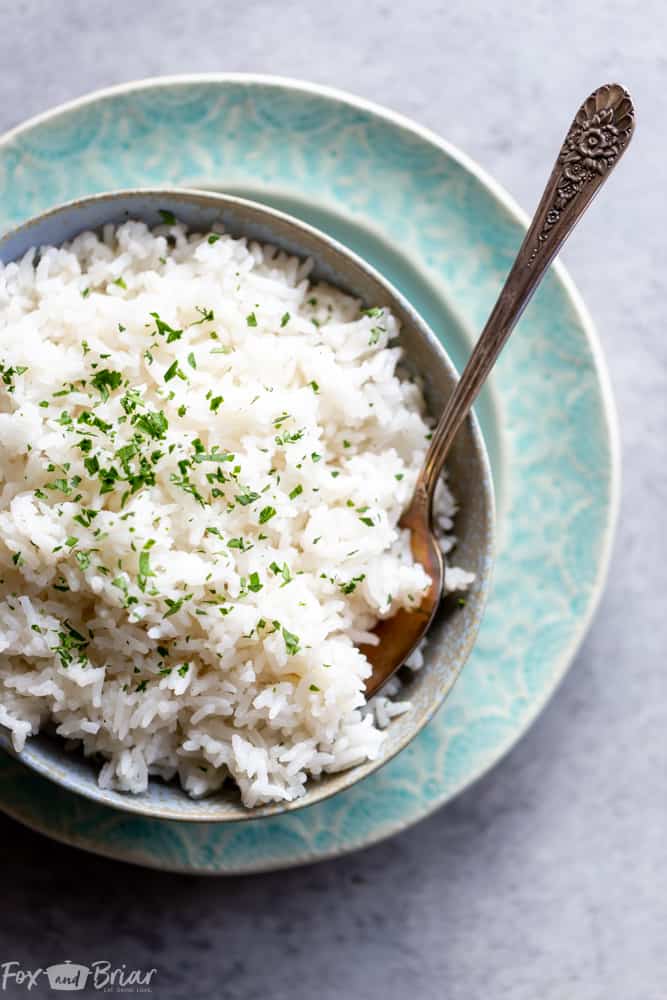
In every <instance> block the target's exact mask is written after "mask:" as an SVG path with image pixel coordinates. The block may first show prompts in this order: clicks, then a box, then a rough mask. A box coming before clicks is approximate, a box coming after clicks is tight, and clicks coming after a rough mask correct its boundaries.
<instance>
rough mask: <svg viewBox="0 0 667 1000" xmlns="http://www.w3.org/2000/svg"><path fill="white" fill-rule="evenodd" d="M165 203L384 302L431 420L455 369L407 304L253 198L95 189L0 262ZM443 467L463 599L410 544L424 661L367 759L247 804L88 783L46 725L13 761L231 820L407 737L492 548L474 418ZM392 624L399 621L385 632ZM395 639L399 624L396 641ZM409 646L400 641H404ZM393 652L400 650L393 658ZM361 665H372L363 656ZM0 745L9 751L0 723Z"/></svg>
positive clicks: (154, 811)
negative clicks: (428, 577)
mask: <svg viewBox="0 0 667 1000" xmlns="http://www.w3.org/2000/svg"><path fill="white" fill-rule="evenodd" d="M165 211H167V212H169V213H172V214H173V215H174V216H176V218H177V219H178V220H179V221H182V222H183V223H185V224H186V225H187V226H188V227H189V228H190V229H191V230H193V231H199V232H205V231H207V230H208V229H210V227H211V226H212V225H213V224H214V223H222V224H223V225H224V227H225V229H226V231H227V232H229V233H231V234H232V235H233V236H246V237H248V238H249V239H251V240H257V241H259V242H261V243H270V244H273V245H275V246H278V247H279V248H281V249H284V250H286V251H287V252H289V253H291V254H295V255H297V256H299V257H302V258H304V257H312V258H313V260H314V262H315V266H314V271H313V273H312V276H313V277H314V278H315V280H322V281H327V282H330V283H331V284H333V285H335V286H336V287H338V288H340V289H342V290H343V291H346V292H348V293H350V294H353V295H354V296H356V297H358V298H359V299H360V300H362V302H363V303H364V304H366V305H368V306H379V307H384V308H387V309H389V310H391V311H392V312H393V313H394V315H395V316H396V317H397V319H398V321H399V323H400V327H401V334H400V343H401V346H402V348H403V352H404V368H405V370H406V374H407V375H408V376H414V377H418V378H419V379H420V382H421V384H422V387H423V392H424V396H425V399H426V405H427V408H428V410H429V413H430V414H431V415H432V417H434V418H437V417H438V416H439V415H440V414H441V413H442V412H443V410H444V408H445V405H446V404H447V401H448V400H449V399H450V398H451V397H452V395H453V392H454V389H455V386H456V384H457V379H458V376H457V373H456V370H455V368H454V366H453V365H452V363H451V361H450V360H449V358H448V357H447V354H446V352H445V350H444V348H443V346H442V345H441V343H440V342H439V340H438V339H437V337H436V336H435V334H434V333H433V332H432V331H431V330H430V329H429V327H428V326H427V325H426V323H425V322H424V320H423V319H422V318H421V316H419V314H418V313H417V312H416V311H415V310H414V309H413V308H412V307H411V305H410V304H409V302H407V300H406V299H405V298H404V297H403V296H402V295H401V294H400V293H399V292H398V291H397V290H396V289H395V288H393V287H392V286H391V285H390V284H389V283H388V282H387V281H386V280H385V279H384V278H383V277H382V276H381V275H380V274H378V273H377V272H376V271H375V270H374V269H373V268H372V267H370V266H369V265H368V264H366V263H365V262H364V261H363V260H361V259H360V258H359V257H357V256H356V255H355V254H353V253H352V252H351V251H349V250H347V249H346V248H345V247H343V246H342V245H340V244H339V243H337V242H336V241H334V240H332V239H330V238H329V237H328V236H326V235H325V234H323V233H321V232H319V231H318V230H316V229H314V228H312V227H310V226H308V225H305V224H304V223H301V222H299V221H298V220H296V219H293V218H291V217H290V216H288V215H285V214H283V213H280V212H277V211H273V210H271V209H269V208H266V207H264V206H262V205H258V204H256V203H254V202H250V201H247V200H245V199H241V198H236V197H229V196H224V195H219V194H211V193H208V192H199V191H184V190H134V191H122V192H113V193H109V194H102V195H97V196H94V197H90V198H85V199H81V200H77V201H74V202H70V203H68V204H65V205H61V206H59V207H57V208H55V209H53V210H51V211H48V212H46V213H44V214H43V215H41V216H39V217H36V218H34V219H32V220H30V221H29V222H26V223H25V224H23V225H22V226H20V227H19V228H18V229H15V230H14V231H12V232H11V233H9V234H7V235H6V236H4V237H3V238H2V239H0V260H2V262H3V263H7V262H9V261H13V260H17V259H19V258H20V257H22V256H23V255H24V254H25V253H26V252H27V251H28V250H29V249H30V248H32V247H34V246H40V245H46V244H49V245H56V246H57V245H59V244H62V243H63V242H66V241H67V240H70V239H72V238H73V237H74V236H76V235H77V234H79V233H80V232H82V231H84V230H95V229H98V228H100V227H101V226H103V225H104V224H106V223H115V224H119V223H121V222H123V221H125V220H127V219H130V218H131V219H139V220H142V221H144V222H146V223H147V224H148V225H150V226H155V225H158V224H160V223H161V222H163V218H162V216H161V212H165ZM453 252H454V251H453ZM447 467H448V478H449V484H450V486H451V489H452V492H453V494H454V496H455V497H456V500H457V503H458V504H459V507H460V510H459V513H458V514H457V517H456V524H455V531H456V535H457V539H458V542H457V549H456V558H457V562H459V563H460V564H461V565H463V566H464V567H465V568H466V569H469V570H470V571H472V572H473V573H475V581H474V583H473V585H472V586H471V588H470V590H469V591H468V593H467V595H466V603H465V606H463V607H461V606H459V605H458V603H457V602H456V600H455V599H454V598H447V597H446V598H445V599H444V600H443V601H442V602H440V596H441V585H442V577H443V567H442V562H441V560H440V555H439V550H438V549H437V547H434V546H433V545H432V544H431V543H430V542H428V539H426V536H425V540H426V542H427V545H428V548H427V549H426V550H424V551H423V553H422V555H419V554H417V553H416V554H417V558H418V559H419V561H421V562H423V564H424V565H425V566H427V569H428V571H429V573H431V570H432V571H433V572H432V579H433V583H432V586H431V588H430V591H429V596H430V608H431V611H430V613H429V622H431V628H430V632H429V641H428V643H427V645H426V649H425V652H424V666H423V668H422V669H421V670H419V671H417V672H414V673H410V674H409V675H408V676H406V678H405V694H404V695H403V697H405V698H406V699H409V700H410V702H411V703H412V709H411V710H410V711H409V712H408V713H406V714H405V715H402V716H400V717H399V718H396V719H395V720H393V721H392V723H391V724H390V726H389V728H388V730H387V739H386V741H385V744H384V747H383V750H382V753H381V755H380V757H378V758H377V759H376V760H372V761H366V762H365V763H363V764H360V765H358V766H356V767H354V768H351V769H349V770H347V771H342V772H339V773H336V774H330V775H326V776H325V777H323V778H321V779H318V780H311V781H310V782H309V783H308V785H307V788H306V794H305V795H304V796H303V797H302V798H300V799H297V800H296V801H294V802H291V803H278V804H272V805H267V806H262V807H258V808H255V809H253V810H248V809H247V808H245V807H244V806H243V805H242V803H241V801H240V798H239V796H238V794H237V793H236V792H235V791H234V790H233V789H224V788H223V790H222V791H221V792H220V793H217V794H215V795H213V796H211V797H209V798H205V799H201V800H195V799H192V798H190V797H189V796H188V795H187V794H186V793H185V792H184V791H182V789H181V788H180V787H178V786H177V785H176V784H174V783H169V784H165V783H164V782H162V781H160V780H158V779H154V780H152V781H151V782H150V784H149V788H148V790H147V791H146V792H145V793H142V794H140V795H130V794H125V793H120V792H116V791H114V790H111V789H103V788H100V787H99V785H98V784H97V773H98V770H99V762H93V761H91V760H88V759H86V758H84V756H83V754H81V753H80V752H78V751H75V752H73V753H71V752H67V751H66V749H65V745H64V741H63V740H61V739H58V738H56V737H54V736H53V735H51V734H49V733H48V732H42V733H40V734H39V735H38V736H35V737H33V738H31V739H30V740H29V741H28V743H27V745H26V747H25V749H24V750H23V751H22V752H21V753H20V754H19V755H18V757H19V759H20V760H21V761H22V762H23V763H25V764H26V765H27V766H28V767H30V768H32V769H34V770H35V771H37V772H39V773H40V774H42V775H44V776H45V777H47V778H49V779H50V780H52V781H54V782H56V783H57V784H59V785H61V786H63V787H65V788H67V789H70V790H72V791H75V792H78V793H79V794H81V795H84V796H86V797H88V798H90V799H93V800H95V801H97V802H100V803H103V804H106V805H109V806H113V807H114V808H115V809H119V810H122V811H124V812H127V813H138V814H141V815H145V816H150V817H153V818H167V819H176V820H189V821H199V822H234V821H239V820H248V819H255V818H260V817H266V816H272V815H279V814H281V813H284V812H291V811H295V810H298V809H301V808H303V807H304V806H308V805H312V804H314V803H315V802H319V801H322V800H323V799H326V798H329V797H330V796H332V795H334V794H337V793H338V792H340V791H342V790H343V789H346V788H349V787H350V786H352V785H354V784H355V783H356V782H358V781H360V780H361V779H363V778H364V777H366V776H368V775H370V774H371V773H373V772H374V771H376V770H377V769H378V768H380V767H381V766H382V765H383V764H385V763H386V762H387V761H389V760H390V759H391V758H392V757H393V756H395V754H397V753H398V752H399V751H400V750H402V749H403V748H404V747H405V746H406V745H407V744H408V743H409V742H410V741H411V740H412V739H414V737H415V736H416V735H417V734H418V733H419V732H420V730H421V729H422V728H423V727H424V726H425V725H426V723H427V722H428V721H429V719H430V718H431V717H432V716H433V714H434V713H435V712H436V711H437V710H438V708H439V707H440V706H441V704H442V702H443V701H444V699H445V698H446V696H447V694H448V693H449V691H450V690H451V688H452V686H453V684H454V682H455V680H456V678H457V676H458V675H459V673H460V671H461V669H462V668H463V665H464V664H465V662H466V660H467V658H468V656H469V654H470V652H471V650H472V648H473V646H474V643H475V639H476V637H477V632H478V629H479V625H480V622H481V618H482V614H483V610H484V606H485V603H486V599H487V596H488V592H489V587H490V578H491V566H492V560H493V551H494V503H493V487H492V483H491V474H490V468H489V462H488V458H487V454H486V449H485V447H484V443H483V440H482V437H481V435H480V432H479V429H478V426H477V422H476V420H475V419H474V417H472V416H468V417H467V418H466V419H465V420H464V422H463V424H462V426H461V428H460V430H459V433H458V434H457V435H456V440H455V441H454V443H453V446H452V448H451V450H450V452H449V456H448V462H447ZM409 517H410V511H408V512H406V514H405V515H404V521H403V525H404V526H405V527H410V524H409V523H408V519H409ZM429 537H430V536H429ZM416 544H417V543H416V534H413V545H416ZM429 560H430V561H429ZM429 567H430V568H429ZM397 618H398V616H397ZM407 619H409V620H410V621H409V623H408V621H407ZM395 620H397V619H390V620H388V621H387V622H383V623H381V625H380V627H379V631H378V635H379V637H380V640H381V641H380V643H379V645H377V646H373V647H368V649H369V651H370V652H371V655H372V656H373V657H374V656H377V655H378V651H380V650H382V648H383V645H384V648H385V650H386V649H388V646H387V644H386V643H385V644H383V642H382V630H383V629H387V628H388V626H389V625H390V623H391V622H392V621H395ZM401 620H402V621H403V623H404V625H405V626H406V628H407V627H408V626H409V628H410V629H413V628H414V626H415V625H416V623H417V622H418V623H419V625H420V628H419V637H421V633H422V632H423V631H424V627H425V625H424V619H423V618H421V619H420V618H419V616H418V615H415V614H411V615H407V614H406V615H405V618H404V619H401ZM426 624H428V622H427V623H426ZM403 631H405V630H404V629H401V628H399V629H397V630H394V633H393V634H394V635H396V634H397V632H401V633H402V632H403ZM413 638H414V636H413ZM407 640H408V634H407V632H406V644H407ZM417 641H418V640H417ZM410 645H411V648H412V646H413V645H414V643H410ZM365 651H366V650H365ZM408 652H409V650H408ZM406 655H407V654H406ZM404 658H405V657H404V656H402V657H401V661H400V662H403V660H404ZM371 662H373V664H374V665H375V661H374V660H372V661H371ZM385 666H386V671H389V668H390V667H391V671H390V672H391V673H393V672H395V669H396V666H397V664H396V662H395V661H393V662H392V664H386V665H385ZM385 679H386V678H385ZM0 746H2V747H4V748H5V749H6V750H8V751H9V752H10V753H11V752H13V751H12V749H11V744H10V741H9V739H8V737H7V736H6V734H5V731H4V730H2V729H0Z"/></svg>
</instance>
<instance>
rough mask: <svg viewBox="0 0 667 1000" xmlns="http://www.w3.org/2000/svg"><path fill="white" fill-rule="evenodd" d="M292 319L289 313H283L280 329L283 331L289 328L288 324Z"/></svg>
mask: <svg viewBox="0 0 667 1000" xmlns="http://www.w3.org/2000/svg"><path fill="white" fill-rule="evenodd" d="M290 319H291V316H290V314H289V313H283V316H282V319H281V320H280V329H281V330H282V328H283V327H285V326H287V324H288V323H289V321H290Z"/></svg>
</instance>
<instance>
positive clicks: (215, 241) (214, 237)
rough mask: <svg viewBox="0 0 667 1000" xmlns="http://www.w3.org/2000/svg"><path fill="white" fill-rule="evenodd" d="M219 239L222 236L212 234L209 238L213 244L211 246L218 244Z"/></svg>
mask: <svg viewBox="0 0 667 1000" xmlns="http://www.w3.org/2000/svg"><path fill="white" fill-rule="evenodd" d="M219 239H220V236H219V235H218V233H211V235H210V236H209V238H208V242H209V243H210V244H211V246H213V244H214V243H217V242H218V240H219Z"/></svg>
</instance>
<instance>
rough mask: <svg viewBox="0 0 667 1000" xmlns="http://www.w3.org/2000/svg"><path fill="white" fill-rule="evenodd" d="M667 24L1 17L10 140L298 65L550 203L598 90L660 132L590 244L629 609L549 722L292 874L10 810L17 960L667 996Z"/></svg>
mask: <svg viewBox="0 0 667 1000" xmlns="http://www.w3.org/2000/svg"><path fill="white" fill-rule="evenodd" d="M666 31H667V8H665V6H664V4H663V3H661V2H660V0H643V3H642V4H641V5H639V4H628V3H620V2H618V0H606V2H604V3H603V2H602V0H589V2H587V3H586V4H583V3H580V2H579V0H561V2H560V3H559V4H555V3H553V2H551V0H539V2H531V3H521V4H519V3H518V2H517V3H508V2H506V0H499V2H496V3H495V4H491V3H488V2H486V0H465V2H462V0H448V2H447V3H437V2H435V0H411V2H410V4H408V3H402V4H401V3H395V4H392V3H390V2H389V0H386V2H378V0H364V2H363V3H355V2H352V0H336V2H334V3H325V4H315V3H309V2H307V0H268V2H257V0H248V2H247V3H245V4H239V3H234V2H230V0H217V2H204V0H202V2H199V0H190V2H189V3H188V5H187V10H186V8H185V5H181V4H180V3H178V2H177V0H169V2H162V3H152V4H144V3H137V2H136V0H113V2H112V3H107V2H104V3H101V2H97V0H60V2H58V0H30V2H21V0H18V2H15V3H13V4H11V5H10V4H3V5H2V31H1V32H0V94H1V95H2V101H1V102H0V129H5V128H6V127H8V126H10V125H13V124H15V123H17V122H19V121H20V120H22V119H24V118H25V117H27V116H28V115H31V114H34V113H36V112H39V111H42V110H45V109H46V108H48V107H49V106H51V105H53V104H55V103H58V102H60V101H63V100H65V99H68V98H71V97H75V96H78V95H80V94H83V93H84V92H86V91H88V90H91V89H93V88H96V87H100V86H105V85H107V84H111V83H116V82H119V81H123V80H130V79H132V78H136V77H143V76H149V75H154V74H163V73H167V74H168V73H180V72H186V71H205V70H245V71H252V70H255V71H262V72H267V73H278V74H283V75H289V76H295V77H304V78H310V79H311V80H316V81H320V82H323V83H328V84H334V85H337V86H340V87H343V88H346V89H349V90H351V91H356V92H357V93H359V94H362V95H364V96H365V97H368V98H372V99H374V100H376V101H379V102H382V103H384V104H387V105H388V106H390V107H393V108H395V109H398V110H400V111H402V112H405V113H406V114H408V115H412V116H414V118H416V119H417V120H418V121H420V122H422V123H424V124H426V125H429V126H431V127H432V128H434V129H435V130H436V131H438V132H440V133H441V134H442V135H444V136H446V137H447V138H448V139H450V140H452V141H453V142H454V143H456V144H458V145H460V146H461V147H462V148H463V149H464V150H466V151H467V152H468V153H471V154H472V155H473V156H474V157H476V158H478V159H479V160H480V162H481V163H482V164H483V165H484V166H485V167H486V168H487V169H489V170H490V171H491V172H492V173H494V174H495V175H496V176H497V177H498V178H499V180H500V181H501V182H502V183H503V184H504V185H505V186H506V187H507V188H508V189H509V190H510V191H511V192H512V193H513V194H514V195H515V196H516V197H517V198H518V200H519V201H520V202H521V203H522V204H523V205H524V206H525V207H527V208H531V207H532V206H533V205H534V203H535V200H536V198H537V197H538V195H539V193H540V190H541V186H542V183H543V180H544V178H545V171H546V168H547V166H548V165H549V164H550V163H551V160H552V157H553V154H554V152H555V150H554V138H555V136H556V135H557V134H558V133H559V132H560V130H561V128H562V127H563V125H564V124H565V120H566V118H567V117H568V115H569V113H570V111H571V110H572V109H574V108H575V107H576V106H577V104H578V103H579V101H580V100H581V99H582V98H583V97H584V96H585V95H586V94H587V93H588V92H589V91H590V90H592V89H593V88H594V87H595V86H597V85H598V84H599V83H602V82H605V81H606V80H608V79H614V78H617V79H618V80H620V81H621V82H623V83H624V84H626V85H627V86H628V88H630V89H631V91H632V93H633V95H634V97H635V100H636V104H637V106H638V108H639V117H640V123H639V129H638V135H637V137H636V139H635V142H634V146H633V149H632V151H631V152H630V153H629V154H628V157H627V159H626V160H625V161H624V163H623V166H622V167H621V169H620V170H619V172H618V175H617V176H615V177H614V179H613V181H612V182H611V184H610V187H609V189H608V190H607V191H606V192H605V193H604V195H603V197H602V198H601V199H600V201H599V202H598V203H597V204H596V205H595V206H594V207H593V209H592V210H591V212H590V216H589V217H588V218H587V219H586V221H585V223H584V225H583V226H582V227H581V230H580V231H579V232H578V233H577V234H576V235H575V237H574V238H573V240H572V242H571V244H570V245H569V246H568V248H567V251H566V253H565V254H564V257H565V260H566V263H567V264H568V265H569V267H570V269H571V272H572V274H573V275H574V277H575V280H576V281H577V283H578V284H579V287H580V289H581V291H582V292H583V294H584V297H585V298H586V300H587V302H588V304H589V306H590V308H591V311H592V313H593V316H594V318H595V320H596V321H597V323H598V326H599V329H600V331H601V334H602V339H603V343H604V346H605V349H606V351H607V356H608V359H609V364H610V367H611V373H612V378H613V382H614V386H615V390H616V395H617V400H618V404H619V408H620V415H621V431H622V437H623V448H624V475H625V485H624V496H623V506H622V512H621V522H620V531H619V535H618V541H617V545H616V550H615V557H614V560H613V563H612V568H611V575H610V581H609V586H608V588H607V592H606V596H605V598H604V600H603V602H602V606H601V608H600V611H599V613H598V615H597V618H596V621H595V623H594V625H593V628H592V630H591V632H590V635H589V637H588V639H587V640H586V642H585V643H584V646H583V648H582V650H581V652H580V654H579V656H578V657H577V661H576V663H575V665H574V667H573V669H572V671H571V673H570V674H569V676H568V678H567V680H566V681H565V683H564V684H563V685H562V687H561V689H560V691H559V692H558V694H557V696H556V697H555V698H554V700H553V702H552V703H551V705H550V706H549V707H548V709H547V710H546V711H545V713H544V714H543V716H542V717H541V719H540V720H539V722H538V723H537V724H536V725H535V726H534V728H533V730H532V731H531V732H530V733H529V734H528V735H527V736H526V737H525V739H524V740H523V741H522V742H521V744H520V745H519V746H518V747H517V748H516V749H515V750H514V751H513V752H512V753H511V754H510V755H509V757H508V758H507V759H506V760H505V761H504V762H503V763H501V764H500V765H499V766H498V767H496V769H495V770H494V771H493V772H492V773H491V774H490V775H488V776H487V777H486V778H485V779H484V780H483V781H482V782H480V783H479V784H478V785H477V786H475V787H474V788H472V789H470V790H469V791H468V792H466V793H465V794H464V795H462V796H461V797H460V798H459V799H458V800H457V801H455V802H454V803H453V804H451V805H450V806H449V807H448V808H446V809H444V810H442V811H441V812H439V813H438V814H437V815H435V816H433V817H431V818H430V819H428V820H426V821H425V822H423V823H421V824H420V825H419V826H418V827H416V828H414V829H412V830H410V831H409V832H407V833H405V834H403V835H401V836H399V837H397V838H395V839H394V840H392V841H389V842H387V843H384V844H382V845H379V846H377V847H373V848H372V849H370V850H367V851H365V852H362V853H359V854H356V855H353V856H352V857H348V858H344V859H342V860H340V861H336V862H329V863H326V864H322V865H319V866H317V867H313V868H306V869H301V870H296V871H290V872H287V873H284V874H275V875H267V876H255V877H249V878H243V879H231V880H221V881H215V880H208V881H205V880H198V879H195V878H186V877H177V876H169V875H163V874H159V873H154V872H149V871H142V870H134V869H131V868H128V867H125V866H123V865H121V864H116V863H113V862H109V861H105V860H102V859H98V858H95V857H92V856H86V855H83V854H79V853H77V852H75V851H73V850H70V849H68V848H65V847H62V846H59V845H56V844H52V843H50V842H49V841H47V840H45V839H43V838H41V837H39V836H37V835H35V834H32V833H29V832H28V831H26V830H23V829H21V828H20V827H18V826H17V825H16V824H14V823H13V822H11V821H10V820H8V819H5V818H3V817H0V836H1V837H2V843H3V848H4V849H3V860H2V867H3V891H2V900H3V904H2V914H3V915H2V918H0V962H2V961H6V960H9V959H17V960H21V961H22V962H24V963H26V964H32V965H33V966H34V965H37V964H42V965H47V964H49V962H51V961H60V960H62V959H64V958H71V959H72V960H74V961H76V960H81V961H84V962H85V961H86V960H89V961H92V960H94V959H98V958H102V957H105V956H107V957H109V958H111V959H112V960H113V962H114V964H120V963H121V962H123V961H125V962H127V963H128V965H132V966H143V967H150V966H151V965H156V966H158V968H159V978H158V980H157V981H156V984H155V989H154V995H157V996H158V997H160V998H163V997H164V998H167V1000H172V998H173V1000H175V998H180V997H184V998H185V997H188V998H193V1000H195V998H200V997H202V998H208V997H216V998H224V1000H227V998H229V1000H241V998H243V1000H252V998H262V1000H266V998H268V1000H310V998H313V997H318V998H320V1000H333V998H339V997H341V998H343V997H344V998H350V1000H399V998H400V1000H403V998H405V997H406V996H410V997H414V998H419V1000H423V998H431V997H433V998H447V1000H478V998H480V1000H505V998H511V1000H535V998H536V997H539V998H540V1000H598V998H600V1000H602V998H604V1000H657V998H664V997H667V963H666V962H665V944H666V940H665V931H666V920H665V914H666V909H665V899H666V898H667V836H666V835H665V826H666V818H667V815H666V814H667V792H666V788H665V778H666V770H667V768H666V764H667V760H666V758H667V753H666V748H667V698H666V697H665V690H666V688H665V675H664V671H665V657H664V646H665V640H666V639H667V621H666V618H667V616H666V614H665V598H664V595H665V592H666V591H667V573H666V571H665V563H666V562H667V560H666V558H665V557H666V556H667V546H666V545H665V532H664V528H663V527H662V525H661V523H660V519H659V515H660V514H661V513H662V512H664V510H665V503H666V501H667V475H666V472H665V462H664V455H665V448H664V438H665V432H666V430H667V420H666V416H667V414H666V399H667V392H666V387H665V369H666V362H667V337H666V336H665V333H664V308H665V301H666V295H665V293H666V292H667V282H666V280H665V276H664V275H665V270H664V252H665V251H664V225H662V223H663V221H664V215H665V188H666V185H665V180H666V178H665V155H664V151H663V143H664V141H665V131H666V126H667V59H666V58H665V55H664V42H665V36H666ZM16 995H19V994H16ZM20 995H24V993H23V992H22V993H21V994H20ZM30 995H31V996H33V997H34V996H36V990H33V992H32V993H31V994H30Z"/></svg>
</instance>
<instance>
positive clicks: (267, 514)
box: [259, 507, 276, 524]
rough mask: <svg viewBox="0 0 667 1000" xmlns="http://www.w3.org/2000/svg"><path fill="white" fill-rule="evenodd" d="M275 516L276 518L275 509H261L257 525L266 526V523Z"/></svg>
mask: <svg viewBox="0 0 667 1000" xmlns="http://www.w3.org/2000/svg"><path fill="white" fill-rule="evenodd" d="M275 516H276V508H275V507H263V508H262V509H261V510H260V512H259V523H260V524H266V522H267V521H270V520H271V518H272V517H275Z"/></svg>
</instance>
